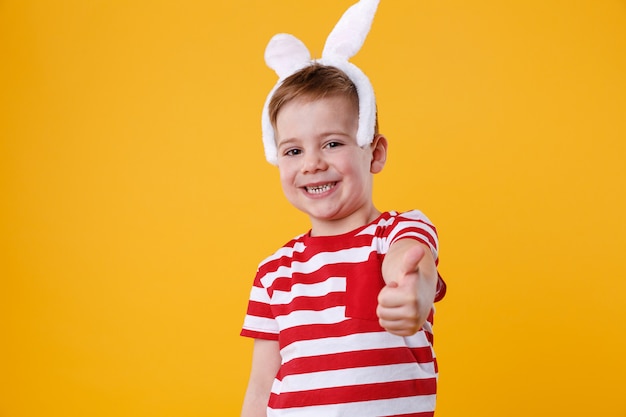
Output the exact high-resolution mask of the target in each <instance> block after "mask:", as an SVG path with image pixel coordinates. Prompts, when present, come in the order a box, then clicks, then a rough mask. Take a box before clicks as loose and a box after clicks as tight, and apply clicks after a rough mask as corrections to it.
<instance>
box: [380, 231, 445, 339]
mask: <svg viewBox="0 0 626 417" xmlns="http://www.w3.org/2000/svg"><path fill="white" fill-rule="evenodd" d="M383 278H384V279H385V282H386V283H387V285H385V287H383V289H382V290H381V291H380V293H379V295H378V308H377V309H376V314H377V315H378V318H379V322H380V325H381V326H382V327H383V328H385V330H387V331H388V332H389V333H392V334H395V335H398V336H411V335H413V334H415V333H417V332H418V331H419V330H420V329H421V328H422V325H423V324H424V322H425V321H426V319H427V318H428V315H429V314H430V310H431V308H432V305H433V300H434V298H435V291H436V286H437V271H436V267H435V264H434V260H433V258H432V254H431V253H430V251H429V250H426V249H425V246H423V245H421V244H419V243H417V242H416V241H413V240H409V239H405V240H400V241H398V242H396V243H394V244H393V246H392V248H390V250H389V253H388V254H387V256H386V257H385V260H384V261H383Z"/></svg>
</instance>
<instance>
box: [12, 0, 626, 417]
mask: <svg viewBox="0 0 626 417" xmlns="http://www.w3.org/2000/svg"><path fill="white" fill-rule="evenodd" d="M351 3H352V0H340V1H339V0H317V1H298V2H296V1H290V0H276V1H261V0H257V1H251V0H245V1H231V0H221V1H200V0H196V1H193V0H179V1H173V0H172V1H159V2H155V1H149V0H133V1H123V0H110V1H105V0H100V1H82V0H60V1H32V0H31V1H17V0H4V1H0V54H1V55H0V60H1V61H0V91H1V93H0V138H1V141H0V186H1V197H0V204H1V206H0V214H1V221H0V245H1V246H0V262H1V263H0V276H1V278H0V416H2V417H26V416H28V417H31V416H32V417H35V416H36V417H39V416H46V417H54V416H62V417H78V416H80V417H83V416H92V417H98V416H117V417H126V416H128V417H144V416H145V417H159V416H163V417H171V416H179V417H192V416H193V417H195V416H234V415H237V414H238V412H239V405H240V403H241V400H242V396H243V390H244V387H245V384H246V379H247V372H248V367H249V357H250V351H251V341H249V340H246V339H243V338H240V337H239V336H238V332H239V327H240V325H241V322H242V319H243V314H244V310H245V306H246V302H247V296H248V290H249V285H250V283H251V280H252V277H253V274H254V271H255V268H256V265H257V263H258V262H259V261H260V260H261V259H262V258H264V257H265V256H266V255H268V254H269V253H270V252H271V251H273V250H274V249H275V248H276V247H277V246H278V245H280V244H281V243H283V242H284V241H285V240H286V239H288V238H290V237H292V236H293V235H295V234H297V233H300V232H303V231H305V230H306V228H307V227H308V223H307V219H306V218H305V217H303V216H302V215H300V214H298V213H296V212H295V211H294V209H292V208H291V207H289V205H288V204H287V203H286V202H285V200H284V198H283V196H282V194H281V191H280V188H279V185H278V181H277V173H276V170H275V168H273V167H272V166H270V165H268V164H267V163H266V162H265V161H264V159H263V155H262V146H261V141H260V133H259V115H260V110H261V105H262V102H263V100H264V98H265V94H266V93H267V92H268V90H269V89H270V87H271V86H272V85H273V83H274V81H275V76H274V74H273V73H272V71H271V70H269V69H267V68H266V67H265V65H264V62H263V50H264V47H265V44H266V42H267V41H268V39H269V38H270V36H271V35H273V34H274V33H276V32H278V31H285V32H288V33H293V34H295V35H296V36H298V37H300V38H301V39H303V40H304V42H305V43H306V44H307V45H308V46H309V47H310V48H311V50H312V52H313V53H314V54H315V55H316V56H317V55H319V53H320V51H321V49H322V46H323V41H324V39H325V36H326V35H327V33H328V32H329V30H330V29H331V28H332V27H333V25H334V23H335V22H336V20H337V18H338V17H339V16H340V15H341V13H342V12H343V11H344V9H345V8H347V7H348V6H349V5H350V4H351ZM354 60H355V62H357V64H358V65H359V66H361V67H362V68H363V69H364V70H365V71H366V72H367V73H368V74H369V76H370V78H371V79H372V81H373V83H374V85H375V88H376V89H377V92H378V99H379V108H380V121H381V126H382V130H383V131H384V132H385V133H386V134H387V136H388V137H389V139H390V141H391V149H390V161H389V165H388V166H387V168H386V169H385V171H384V172H383V173H382V174H380V175H379V176H378V178H377V182H376V190H375V194H376V198H375V200H376V203H377V205H378V207H379V208H380V209H392V208H393V209H399V210H404V209H409V208H413V207H416V208H420V209H421V210H423V211H424V212H426V213H427V214H428V215H429V216H430V217H431V218H432V219H433V221H435V222H436V224H437V225H438V228H439V232H440V239H441V246H442V250H441V272H442V274H443V275H444V276H445V277H446V279H447V281H448V285H449V294H448V297H447V298H446V299H445V300H444V301H443V302H442V303H441V304H440V305H439V307H438V315H437V321H436V333H437V335H436V348H437V352H438V355H439V358H440V366H441V374H440V396H439V404H438V415H439V416H440V417H457V416H458V417H467V416H481V417H489V416H494V417H496V416H497V417H500V416H527V415H534V416H555V415H567V416H589V415H598V416H604V417H609V416H620V417H623V416H626V400H625V399H624V398H625V397H624V392H625V391H626V297H625V296H626V283H625V281H626V279H625V278H626V262H625V259H626V257H625V256H624V251H625V250H626V221H625V220H624V213H625V212H626V199H625V194H626V193H625V191H626V190H625V188H626V187H625V184H624V183H625V180H626V146H625V142H626V2H624V1H623V0H622V1H620V0H571V1H558V0H518V1H497V0H479V1H472V2H467V1H464V0H448V1H431V0H402V1H400V0H397V1H391V0H382V4H381V6H380V8H379V13H378V15H377V17H376V20H375V22H374V26H373V28H372V31H371V33H370V36H369V38H368V39H367V41H366V43H365V46H364V49H363V50H362V51H361V52H360V53H359V54H358V55H357V57H356V58H355V59H354Z"/></svg>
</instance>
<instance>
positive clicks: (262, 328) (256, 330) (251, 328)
mask: <svg viewBox="0 0 626 417" xmlns="http://www.w3.org/2000/svg"><path fill="white" fill-rule="evenodd" d="M261 278H262V273H261V272H260V270H259V271H257V274H256V277H255V278H254V284H253V285H252V289H251V290H250V298H249V301H248V310H247V312H246V316H245V318H244V322H243V328H242V330H241V336H245V337H252V338H255V339H268V340H278V325H277V323H276V320H274V316H273V314H272V309H271V306H270V297H269V294H268V292H267V289H266V288H265V287H264V286H263V284H262V279H261Z"/></svg>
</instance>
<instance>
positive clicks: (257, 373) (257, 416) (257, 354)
mask: <svg viewBox="0 0 626 417" xmlns="http://www.w3.org/2000/svg"><path fill="white" fill-rule="evenodd" d="M279 367H280V350H279V347H278V342H277V341H275V340H262V339H256V340H255V341H254V349H253V351H252V367H251V369H250V380H249V382H248V388H247V389H246V395H245V397H244V400H243V407H242V408H241V417H267V403H268V401H269V398H270V393H271V391H272V383H273V381H274V377H275V376H276V373H277V372H278V368H279Z"/></svg>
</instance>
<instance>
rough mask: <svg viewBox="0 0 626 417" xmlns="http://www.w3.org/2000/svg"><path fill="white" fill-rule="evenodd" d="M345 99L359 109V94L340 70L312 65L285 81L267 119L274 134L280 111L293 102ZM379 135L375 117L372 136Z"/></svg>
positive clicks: (276, 94)
mask: <svg viewBox="0 0 626 417" xmlns="http://www.w3.org/2000/svg"><path fill="white" fill-rule="evenodd" d="M331 96H340V97H345V98H347V99H348V100H349V101H350V102H351V103H353V105H354V107H355V108H356V109H357V117H358V108H359V94H358V92H357V88H356V86H355V85H354V82H352V80H351V79H350V78H349V77H348V76H347V75H346V73H345V72H343V71H342V70H340V69H339V68H335V67H332V66H328V65H322V64H319V63H314V64H312V65H309V66H307V67H304V68H303V69H301V70H300V71H298V72H296V73H295V74H292V75H290V76H289V77H287V78H286V79H285V80H284V81H283V82H282V84H280V86H278V88H277V89H276V90H275V91H274V94H273V95H272V98H271V99H270V102H269V106H268V112H269V119H270V122H271V124H272V127H273V128H274V131H276V118H277V116H278V113H279V112H280V110H281V108H282V107H283V106H284V105H285V104H287V103H289V102H290V101H292V100H311V101H313V100H319V99H322V98H325V97H331ZM377 134H378V115H377V114H376V115H375V123H374V135H377ZM274 139H276V138H274Z"/></svg>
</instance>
